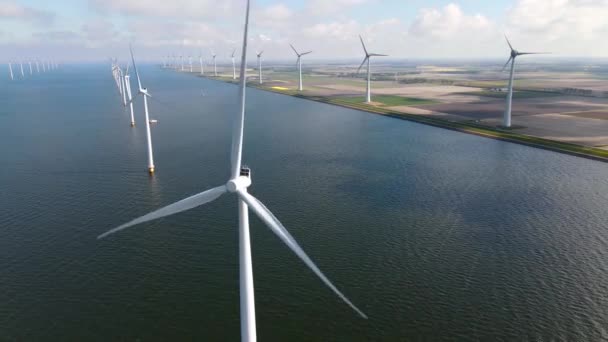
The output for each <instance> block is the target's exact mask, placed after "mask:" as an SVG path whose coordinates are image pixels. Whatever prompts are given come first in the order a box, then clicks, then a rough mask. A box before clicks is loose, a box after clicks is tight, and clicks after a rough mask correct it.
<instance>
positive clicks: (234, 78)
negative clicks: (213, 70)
mask: <svg viewBox="0 0 608 342" xmlns="http://www.w3.org/2000/svg"><path fill="white" fill-rule="evenodd" d="M235 53H236V49H234V50H233V51H232V55H231V56H230V57H231V58H232V79H233V80H236V63H235V62H234V54H235Z"/></svg>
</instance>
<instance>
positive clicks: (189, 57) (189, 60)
mask: <svg viewBox="0 0 608 342" xmlns="http://www.w3.org/2000/svg"><path fill="white" fill-rule="evenodd" d="M188 63H189V64H190V72H192V56H188Z"/></svg>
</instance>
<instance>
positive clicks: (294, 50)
mask: <svg viewBox="0 0 608 342" xmlns="http://www.w3.org/2000/svg"><path fill="white" fill-rule="evenodd" d="M289 46H291V49H292V50H293V52H295V53H296V55H298V57H299V56H300V54H299V53H298V50H296V48H294V47H293V45H291V44H289Z"/></svg>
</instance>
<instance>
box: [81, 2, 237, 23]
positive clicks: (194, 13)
mask: <svg viewBox="0 0 608 342" xmlns="http://www.w3.org/2000/svg"><path fill="white" fill-rule="evenodd" d="M89 5H90V6H91V7H92V8H93V9H95V10H98V11H101V12H104V13H110V14H122V15H129V16H151V17H173V18H189V19H201V18H216V17H226V16H229V15H230V14H233V13H235V12H234V11H236V10H240V9H241V8H242V2H241V1H238V0H221V1H216V0H197V1H192V0H170V1H168V0H89ZM239 13H240V12H239ZM239 19H240V16H239Z"/></svg>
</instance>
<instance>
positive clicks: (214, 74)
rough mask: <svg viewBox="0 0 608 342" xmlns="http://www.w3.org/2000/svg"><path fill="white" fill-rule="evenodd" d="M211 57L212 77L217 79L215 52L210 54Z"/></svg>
mask: <svg viewBox="0 0 608 342" xmlns="http://www.w3.org/2000/svg"><path fill="white" fill-rule="evenodd" d="M211 56H213V76H214V77H217V64H216V63H215V56H217V55H216V54H215V52H211Z"/></svg>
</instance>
